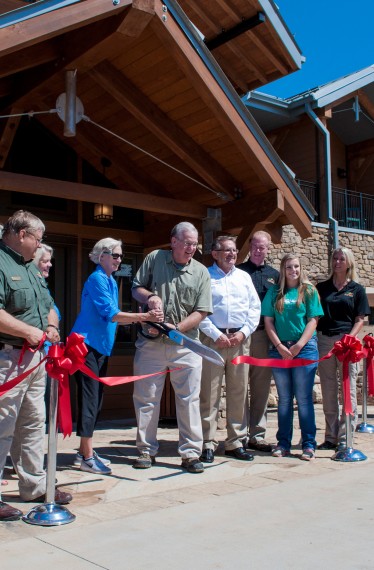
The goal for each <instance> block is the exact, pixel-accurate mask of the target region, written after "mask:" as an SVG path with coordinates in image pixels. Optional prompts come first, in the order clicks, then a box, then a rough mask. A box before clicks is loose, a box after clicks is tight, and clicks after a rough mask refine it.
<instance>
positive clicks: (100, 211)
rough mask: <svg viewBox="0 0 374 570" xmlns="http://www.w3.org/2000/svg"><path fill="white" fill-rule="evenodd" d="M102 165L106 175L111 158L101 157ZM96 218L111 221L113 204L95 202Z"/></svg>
mask: <svg viewBox="0 0 374 570" xmlns="http://www.w3.org/2000/svg"><path fill="white" fill-rule="evenodd" d="M100 162H101V166H102V167H103V175H104V176H105V171H106V169H107V168H109V166H111V165H112V163H111V161H110V160H109V158H106V157H105V156H103V157H102V158H101V161H100ZM94 220H97V221H98V222H110V221H111V220H113V206H111V205H109V204H95V206H94Z"/></svg>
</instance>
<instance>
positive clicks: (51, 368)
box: [45, 333, 95, 437]
mask: <svg viewBox="0 0 374 570" xmlns="http://www.w3.org/2000/svg"><path fill="white" fill-rule="evenodd" d="M87 352H88V350H87V347H86V345H85V344H84V336H82V335H80V334H77V333H72V334H71V335H70V336H68V338H67V339H66V346H64V345H63V343H58V344H53V345H52V346H51V347H50V349H49V351H48V360H47V364H46V366H45V368H46V370H47V373H48V374H49V376H50V377H51V378H55V380H58V413H57V418H58V425H59V427H60V430H61V431H62V433H63V434H64V437H66V436H67V435H71V432H72V430H73V424H72V419H71V408H70V385H69V375H71V374H74V372H76V371H77V370H82V371H83V372H85V373H86V374H88V375H89V376H92V372H91V371H90V370H89V369H88V368H87V366H86V364H85V357H86V354H87ZM93 377H95V375H93Z"/></svg>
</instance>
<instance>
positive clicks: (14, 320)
mask: <svg viewBox="0 0 374 570" xmlns="http://www.w3.org/2000/svg"><path fill="white" fill-rule="evenodd" d="M44 230H45V227H44V224H43V222H42V221H41V220H40V219H39V218H37V217H36V216H34V215H33V214H30V213H29V212H26V211H23V210H19V211H18V212H15V214H13V216H12V217H10V218H9V219H8V221H7V222H6V224H5V226H4V228H3V233H2V240H1V241H0V385H3V384H5V383H6V382H9V381H10V380H12V379H13V378H16V377H17V376H19V375H20V374H21V373H23V372H25V371H27V370H28V369H32V368H34V367H35V366H37V365H38V363H39V362H40V361H41V360H42V359H43V358H44V356H45V352H44V348H43V342H42V341H43V334H44V332H45V333H46V340H48V341H50V342H51V343H54V342H58V341H59V340H60V335H59V330H58V316H57V314H56V311H55V310H54V308H53V299H52V298H51V296H50V294H49V292H48V289H47V285H46V282H45V280H44V278H43V276H42V275H41V274H40V272H39V270H38V268H37V267H36V265H35V264H34V263H33V262H32V260H33V258H34V255H35V253H36V250H37V249H38V248H39V247H40V244H41V242H42V238H43V234H44ZM24 341H27V343H28V344H29V345H30V347H33V349H32V350H26V351H25V353H24V354H23V355H22V358H21V349H22V346H23V343H24ZM45 382H46V373H45V368H44V363H43V364H42V365H41V366H39V367H38V368H36V370H35V371H33V372H32V373H31V374H29V376H27V377H26V378H25V379H24V380H23V381H22V382H20V383H19V384H18V385H17V386H15V387H14V388H12V389H11V390H10V391H9V392H6V393H5V394H3V395H2V396H0V480H1V479H2V477H3V470H4V466H5V462H6V458H7V455H8V453H9V452H10V455H11V458H12V462H13V465H14V467H15V470H16V472H17V475H18V479H19V482H18V486H19V492H20V497H21V499H22V500H23V501H26V502H27V501H33V502H43V501H44V498H45V492H46V473H45V471H44V469H43V462H44V433H45V425H44V422H45V405H44V392H45ZM71 499H72V497H71V495H70V494H69V493H64V492H62V491H59V490H58V489H56V495H55V502H56V503H59V504H66V503H68V502H69V501H70V500H71ZM21 516H22V512H21V511H20V510H19V509H15V508H13V507H12V506H11V505H9V504H7V503H4V502H2V501H1V500H0V521H12V520H17V519H19V518H20V517H21Z"/></svg>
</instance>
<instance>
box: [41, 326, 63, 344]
mask: <svg viewBox="0 0 374 570" xmlns="http://www.w3.org/2000/svg"><path fill="white" fill-rule="evenodd" d="M45 332H46V335H47V338H46V340H48V341H49V342H51V343H52V344H54V343H55V342H60V333H59V332H58V331H57V330H56V329H55V328H53V327H47V330H46V331H45Z"/></svg>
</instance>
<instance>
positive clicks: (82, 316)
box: [72, 238, 163, 475]
mask: <svg viewBox="0 0 374 570" xmlns="http://www.w3.org/2000/svg"><path fill="white" fill-rule="evenodd" d="M89 257H90V259H91V261H93V263H95V264H96V270H95V271H94V272H93V273H91V275H90V276H89V278H88V279H87V281H86V282H85V284H84V287H83V291H82V299H81V310H80V313H79V315H78V317H77V319H76V321H75V324H74V326H73V329H72V332H76V333H79V334H82V335H84V337H85V343H86V345H87V349H88V354H87V356H86V365H87V366H88V368H89V369H90V370H92V372H94V373H95V374H96V376H105V375H106V370H107V365H108V356H110V354H111V352H112V348H113V345H114V339H115V333H116V328H117V324H125V325H128V324H131V323H140V322H143V321H152V322H162V321H163V312H162V311H161V310H159V309H152V310H150V311H148V312H147V313H124V312H122V311H121V310H120V309H119V307H118V287H117V283H116V281H115V279H114V277H113V276H112V273H114V272H115V271H117V270H118V269H119V266H120V265H121V260H122V242H121V241H120V240H115V239H112V238H104V239H101V240H100V241H98V242H97V243H96V244H95V245H94V247H93V249H92V251H91V253H90V254H89ZM75 376H76V381H77V388H78V419H77V435H78V436H80V438H81V440H80V447H79V451H78V453H77V455H76V458H75V461H74V466H75V467H79V468H80V469H81V470H82V471H88V472H90V473H100V474H106V475H109V474H110V473H111V469H110V467H109V465H110V461H108V460H106V459H103V458H101V457H99V456H98V455H97V453H96V452H95V451H94V449H93V432H94V429H95V425H96V422H97V420H98V417H99V413H100V410H101V407H102V402H103V388H104V386H103V384H102V383H101V382H97V381H96V380H93V379H92V378H90V377H89V376H87V375H85V374H83V373H82V372H80V371H78V372H77V373H76V375H75Z"/></svg>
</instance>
